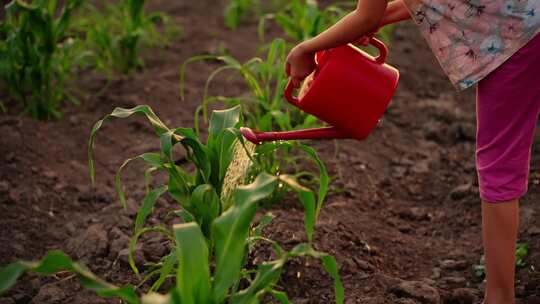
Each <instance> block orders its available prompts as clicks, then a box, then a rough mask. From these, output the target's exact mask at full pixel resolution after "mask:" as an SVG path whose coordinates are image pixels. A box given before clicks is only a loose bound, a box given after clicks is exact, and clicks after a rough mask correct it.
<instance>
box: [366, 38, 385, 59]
mask: <svg viewBox="0 0 540 304" xmlns="http://www.w3.org/2000/svg"><path fill="white" fill-rule="evenodd" d="M369 44H371V45H373V46H374V47H376V48H377V49H378V50H379V56H377V58H375V62H377V63H378V64H384V63H386V57H388V48H387V47H386V45H385V44H384V42H382V41H380V40H379V39H377V38H375V37H371V38H369Z"/></svg>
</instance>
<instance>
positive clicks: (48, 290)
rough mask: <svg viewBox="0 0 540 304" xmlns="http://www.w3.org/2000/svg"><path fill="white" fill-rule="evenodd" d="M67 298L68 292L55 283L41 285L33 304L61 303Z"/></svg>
mask: <svg viewBox="0 0 540 304" xmlns="http://www.w3.org/2000/svg"><path fill="white" fill-rule="evenodd" d="M65 298H66V293H65V292H64V291H63V290H62V289H60V288H59V287H58V286H56V285H54V284H47V285H44V286H43V287H41V289H40V290H39V292H38V294H37V295H36V296H35V297H34V298H33V299H32V302H31V303H32V304H42V303H61V302H62V300H64V299H65Z"/></svg>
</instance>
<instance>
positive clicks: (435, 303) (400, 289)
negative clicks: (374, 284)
mask: <svg viewBox="0 0 540 304" xmlns="http://www.w3.org/2000/svg"><path fill="white" fill-rule="evenodd" d="M390 292H392V293H393V294H395V295H396V296H398V297H401V298H411V299H414V300H417V301H418V302H420V303H422V304H439V303H440V302H441V297H440V295H439V292H438V291H437V289H435V288H434V287H432V286H430V285H428V284H426V283H425V282H421V281H403V282H401V283H399V284H397V285H394V286H392V287H390Z"/></svg>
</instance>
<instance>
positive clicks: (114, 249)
mask: <svg viewBox="0 0 540 304" xmlns="http://www.w3.org/2000/svg"><path fill="white" fill-rule="evenodd" d="M109 236H110V238H111V239H112V241H111V245H110V247H109V256H110V257H112V258H115V257H117V256H118V255H119V254H120V251H122V250H124V249H126V248H128V246H129V241H130V238H129V237H128V236H127V235H126V234H124V233H123V232H122V231H121V230H120V229H118V228H116V227H115V228H113V230H111V232H110V233H109Z"/></svg>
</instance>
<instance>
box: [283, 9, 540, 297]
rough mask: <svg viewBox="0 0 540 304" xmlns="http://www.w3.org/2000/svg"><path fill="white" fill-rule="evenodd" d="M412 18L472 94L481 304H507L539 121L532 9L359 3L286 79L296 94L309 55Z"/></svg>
mask: <svg viewBox="0 0 540 304" xmlns="http://www.w3.org/2000/svg"><path fill="white" fill-rule="evenodd" d="M411 16H412V18H413V19H414V21H415V22H416V23H417V25H418V26H419V27H420V30H421V32H422V34H423V35H424V37H425V38H426V40H427V41H428V44H429V45H430V47H431V48H432V50H433V52H434V53H435V55H436V57H437V59H438V60H439V63H440V64H441V66H442V68H443V69H444V71H445V73H446V74H447V75H448V77H449V78H450V80H451V81H452V83H453V84H454V85H455V86H456V87H457V88H459V89H465V88H468V87H471V86H473V85H475V84H477V148H476V165H477V172H478V178H479V185H480V197H481V200H482V227H483V244H484V251H485V258H486V267H487V285H486V291H485V297H484V303H485V304H513V303H515V293H514V271H515V269H514V267H515V255H514V252H515V244H516V239H517V230H518V199H519V198H520V197H521V196H523V195H524V194H525V193H526V191H527V179H528V173H529V163H530V154H531V147H532V143H533V134H534V129H535V127H536V121H537V118H538V113H539V112H540V78H539V77H538V76H537V75H538V74H537V73H538V71H540V35H537V34H538V33H539V32H540V0H395V1H393V2H391V3H389V4H387V1H386V0H359V1H358V5H357V8H356V10H355V11H354V12H351V13H350V14H348V15H347V16H345V17H344V18H343V19H341V20H340V21H339V22H338V23H336V24H335V25H334V26H332V27H331V28H329V29H328V30H326V31H325V32H324V33H322V34H320V35H318V36H317V37H315V38H313V39H310V40H307V41H305V42H302V43H300V44H299V45H298V46H296V47H295V48H294V49H293V50H292V51H291V53H290V54H289V56H288V58H287V65H286V70H287V74H288V75H289V76H290V78H291V81H292V82H293V83H294V84H295V85H296V86H297V87H298V86H299V85H300V83H301V81H302V80H303V79H304V78H306V77H307V76H308V75H309V74H310V73H311V72H312V71H313V70H314V68H315V62H314V59H313V55H314V53H315V52H317V51H320V50H324V49H329V48H333V47H336V46H339V45H342V44H346V43H349V42H352V41H359V40H364V41H365V37H366V36H368V35H369V33H372V32H374V31H376V30H377V29H378V28H379V27H380V26H384V25H386V24H389V23H394V22H398V21H401V20H405V19H409V18H411Z"/></svg>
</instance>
